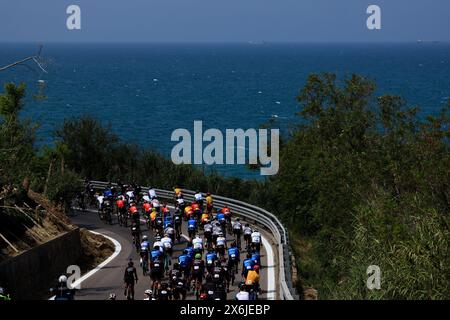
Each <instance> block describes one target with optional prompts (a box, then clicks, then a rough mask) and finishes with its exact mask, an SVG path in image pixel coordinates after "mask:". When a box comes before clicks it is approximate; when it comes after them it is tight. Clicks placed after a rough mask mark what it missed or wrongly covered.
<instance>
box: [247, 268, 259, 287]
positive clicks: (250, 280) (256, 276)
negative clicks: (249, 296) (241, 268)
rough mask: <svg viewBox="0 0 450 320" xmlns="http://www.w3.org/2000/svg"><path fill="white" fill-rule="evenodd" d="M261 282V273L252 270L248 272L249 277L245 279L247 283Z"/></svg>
mask: <svg viewBox="0 0 450 320" xmlns="http://www.w3.org/2000/svg"><path fill="white" fill-rule="evenodd" d="M258 282H259V274H258V273H257V272H256V271H254V270H250V271H249V272H248V273H247V278H246V279H245V284H254V283H258Z"/></svg>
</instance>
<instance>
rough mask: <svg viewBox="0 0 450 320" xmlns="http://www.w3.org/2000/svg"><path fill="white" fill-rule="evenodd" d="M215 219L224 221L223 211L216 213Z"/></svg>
mask: <svg viewBox="0 0 450 320" xmlns="http://www.w3.org/2000/svg"><path fill="white" fill-rule="evenodd" d="M217 220H219V221H225V215H224V214H223V213H218V214H217Z"/></svg>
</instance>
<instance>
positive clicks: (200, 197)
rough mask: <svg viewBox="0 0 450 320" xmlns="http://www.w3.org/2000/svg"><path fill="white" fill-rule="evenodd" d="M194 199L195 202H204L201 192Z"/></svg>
mask: <svg viewBox="0 0 450 320" xmlns="http://www.w3.org/2000/svg"><path fill="white" fill-rule="evenodd" d="M194 198H195V200H197V201H200V200H203V195H202V193H201V192H199V193H196V194H195V195H194Z"/></svg>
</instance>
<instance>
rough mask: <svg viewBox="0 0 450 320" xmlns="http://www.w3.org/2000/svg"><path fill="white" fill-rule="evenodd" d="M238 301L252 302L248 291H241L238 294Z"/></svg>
mask: <svg viewBox="0 0 450 320" xmlns="http://www.w3.org/2000/svg"><path fill="white" fill-rule="evenodd" d="M236 300H250V295H249V294H248V292H247V291H240V292H238V293H237V294H236Z"/></svg>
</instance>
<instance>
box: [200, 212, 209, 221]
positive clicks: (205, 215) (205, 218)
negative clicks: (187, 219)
mask: <svg viewBox="0 0 450 320" xmlns="http://www.w3.org/2000/svg"><path fill="white" fill-rule="evenodd" d="M207 219H209V214H207V213H204V214H202V222H204V221H205V220H207Z"/></svg>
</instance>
